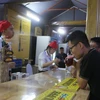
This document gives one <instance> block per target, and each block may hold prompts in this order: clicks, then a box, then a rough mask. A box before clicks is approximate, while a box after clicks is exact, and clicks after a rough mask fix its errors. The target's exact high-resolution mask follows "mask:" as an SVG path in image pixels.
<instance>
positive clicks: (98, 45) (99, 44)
mask: <svg viewBox="0 0 100 100" xmlns="http://www.w3.org/2000/svg"><path fill="white" fill-rule="evenodd" d="M90 46H91V48H95V49H96V50H97V51H98V52H100V37H93V38H91V39H90Z"/></svg>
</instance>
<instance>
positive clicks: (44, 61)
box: [38, 41, 60, 72]
mask: <svg viewBox="0 0 100 100" xmlns="http://www.w3.org/2000/svg"><path fill="white" fill-rule="evenodd" d="M57 48H58V44H57V42H56V41H52V42H51V43H50V44H49V45H48V46H47V48H46V50H45V51H43V52H41V53H40V54H39V57H38V70H39V72H44V71H48V70H51V69H53V68H54V69H56V68H57V66H56V65H53V64H54V63H55V64H56V63H58V62H59V61H60V59H58V58H56V59H54V60H53V59H52V54H53V53H54V52H55V51H56V50H57Z"/></svg>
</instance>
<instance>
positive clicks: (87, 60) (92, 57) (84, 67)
mask: <svg viewBox="0 0 100 100" xmlns="http://www.w3.org/2000/svg"><path fill="white" fill-rule="evenodd" d="M80 77H82V78H84V79H86V80H88V84H89V86H90V92H91V93H92V94H93V95H94V96H95V97H97V98H100V53H99V52H97V51H96V50H95V49H91V50H90V51H89V52H88V54H87V55H86V56H84V57H83V59H82V61H81V65H80Z"/></svg>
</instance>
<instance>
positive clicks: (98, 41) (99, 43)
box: [90, 37, 100, 47]
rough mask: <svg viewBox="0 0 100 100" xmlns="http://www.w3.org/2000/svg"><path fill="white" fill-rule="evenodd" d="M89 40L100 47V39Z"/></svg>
mask: <svg viewBox="0 0 100 100" xmlns="http://www.w3.org/2000/svg"><path fill="white" fill-rule="evenodd" d="M90 40H91V41H93V42H95V43H96V44H97V45H98V46H99V47H100V37H93V38H91V39H90Z"/></svg>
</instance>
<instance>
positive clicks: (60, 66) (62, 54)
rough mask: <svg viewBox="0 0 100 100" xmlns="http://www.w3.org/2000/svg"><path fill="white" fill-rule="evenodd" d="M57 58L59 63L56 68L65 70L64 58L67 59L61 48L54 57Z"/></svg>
mask: <svg viewBox="0 0 100 100" xmlns="http://www.w3.org/2000/svg"><path fill="white" fill-rule="evenodd" d="M56 57H57V58H59V59H60V62H59V63H58V67H59V68H65V62H64V60H65V58H66V57H67V54H65V53H64V48H63V47H60V53H58V54H57V55H56Z"/></svg>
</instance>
